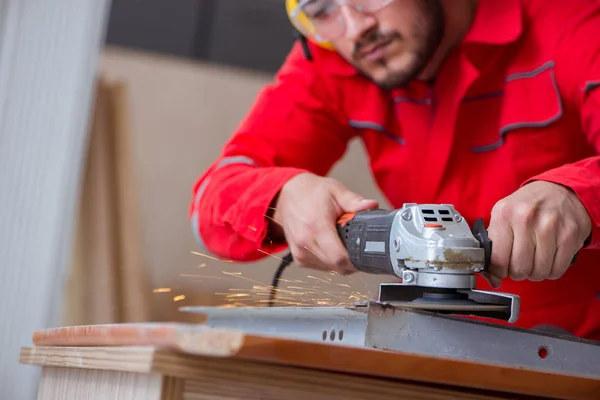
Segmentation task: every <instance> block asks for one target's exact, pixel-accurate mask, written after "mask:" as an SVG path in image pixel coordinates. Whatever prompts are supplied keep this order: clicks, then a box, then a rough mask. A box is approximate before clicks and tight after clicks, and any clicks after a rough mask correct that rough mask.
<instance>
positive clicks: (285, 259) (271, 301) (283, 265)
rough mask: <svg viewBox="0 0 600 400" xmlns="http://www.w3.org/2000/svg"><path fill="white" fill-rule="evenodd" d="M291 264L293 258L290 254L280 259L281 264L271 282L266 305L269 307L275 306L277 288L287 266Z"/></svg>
mask: <svg viewBox="0 0 600 400" xmlns="http://www.w3.org/2000/svg"><path fill="white" fill-rule="evenodd" d="M293 262H294V257H293V256H292V253H289V254H288V255H287V256H285V257H283V258H282V259H281V263H280V264H279V267H278V268H277V271H275V274H274V275H273V282H271V294H270V295H269V303H268V304H269V307H273V305H274V304H275V296H276V295H277V289H278V287H279V281H280V279H281V275H282V274H283V271H284V270H285V268H286V267H287V266H288V265H290V264H291V263H293Z"/></svg>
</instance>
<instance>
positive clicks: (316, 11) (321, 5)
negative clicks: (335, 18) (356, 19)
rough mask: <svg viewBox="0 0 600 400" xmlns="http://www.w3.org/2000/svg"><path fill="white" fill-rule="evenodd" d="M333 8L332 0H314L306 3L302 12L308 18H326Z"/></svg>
mask: <svg viewBox="0 0 600 400" xmlns="http://www.w3.org/2000/svg"><path fill="white" fill-rule="evenodd" d="M332 9H333V2H325V1H320V2H314V3H310V4H307V5H306V6H305V7H304V9H303V11H304V14H306V16H307V17H308V18H310V19H323V18H327V17H328V16H329V15H330V14H331V12H332Z"/></svg>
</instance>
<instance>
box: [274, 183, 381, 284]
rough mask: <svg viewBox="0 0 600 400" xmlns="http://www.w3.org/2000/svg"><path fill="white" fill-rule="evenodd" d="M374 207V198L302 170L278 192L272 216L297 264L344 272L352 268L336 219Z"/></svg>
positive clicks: (352, 270)
mask: <svg viewBox="0 0 600 400" xmlns="http://www.w3.org/2000/svg"><path fill="white" fill-rule="evenodd" d="M378 206H379V204H378V202H377V201H376V200H370V199H365V198H364V197H362V196H360V195H358V194H356V193H354V192H352V191H350V190H348V188H346V187H345V186H344V185H343V184H341V183H340V182H338V181H336V180H334V179H332V178H324V177H321V176H318V175H314V174H311V173H303V174H300V175H297V176H296V177H294V178H292V179H291V180H290V181H288V182H287V183H286V184H285V185H284V186H283V188H282V189H281V191H280V192H279V195H278V197H277V200H276V203H275V207H274V208H275V213H274V214H273V219H274V220H275V221H276V223H278V224H280V225H281V226H280V229H281V228H282V229H283V232H282V233H283V235H284V236H285V240H286V242H287V244H288V245H289V248H290V250H291V252H292V256H293V257H294V262H295V263H296V264H297V265H299V266H301V267H305V268H312V269H318V270H325V271H335V272H338V273H340V274H343V275H347V274H351V273H353V272H356V268H355V267H354V266H353V265H352V263H351V262H350V259H349V258H348V253H347V251H346V249H345V248H344V245H343V244H342V241H341V240H340V238H339V236H338V233H337V227H336V222H337V220H338V219H339V217H340V216H341V215H342V214H344V213H349V212H358V211H363V210H368V209H372V208H377V207H378Z"/></svg>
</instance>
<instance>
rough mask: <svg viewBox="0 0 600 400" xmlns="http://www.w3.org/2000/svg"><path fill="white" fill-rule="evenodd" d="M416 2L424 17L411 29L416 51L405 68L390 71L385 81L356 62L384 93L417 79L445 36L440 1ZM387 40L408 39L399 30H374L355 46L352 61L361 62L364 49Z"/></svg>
mask: <svg viewBox="0 0 600 400" xmlns="http://www.w3.org/2000/svg"><path fill="white" fill-rule="evenodd" d="M417 3H418V4H419V7H420V9H421V10H420V11H421V15H422V18H420V19H418V20H416V21H415V22H414V25H413V26H412V30H411V33H412V35H413V36H412V37H411V38H410V40H411V41H412V42H413V43H415V45H414V48H411V49H409V51H410V55H409V54H405V56H410V61H409V62H408V63H407V64H406V65H405V66H404V67H403V68H402V69H398V70H391V69H388V73H387V74H386V76H385V78H383V79H377V80H376V79H374V78H373V77H371V76H369V75H368V74H367V73H366V72H365V71H363V70H361V69H360V67H359V66H358V65H357V64H358V63H355V65H356V67H357V68H358V69H359V71H360V72H361V74H362V75H364V76H365V77H366V78H368V79H370V80H372V81H373V82H374V83H375V84H377V85H378V86H380V87H381V88H382V89H384V90H390V89H394V88H397V87H401V86H405V85H407V84H408V83H409V82H411V81H412V80H414V79H416V78H417V77H418V76H419V75H420V74H421V73H422V72H423V70H424V69H425V68H426V67H427V65H428V64H429V62H430V61H431V59H432V58H433V56H434V55H435V53H436V51H437V49H438V47H439V45H440V43H441V41H442V38H443V36H444V30H445V18H444V8H443V6H442V4H441V2H440V0H418V1H417ZM387 40H390V41H395V40H406V38H404V37H403V35H402V34H401V33H400V32H397V31H393V32H387V33H383V32H380V31H374V32H372V33H370V34H369V36H368V37H367V38H365V40H363V41H362V42H361V43H357V44H356V45H355V46H354V52H353V55H352V57H353V59H354V60H358V59H359V54H360V51H361V50H362V48H363V47H365V46H368V45H369V44H371V43H375V42H379V41H387ZM380 64H381V66H382V67H384V68H386V67H387V68H391V66H389V65H388V63H387V60H385V59H383V60H381V61H380Z"/></svg>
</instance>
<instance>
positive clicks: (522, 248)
mask: <svg viewBox="0 0 600 400" xmlns="http://www.w3.org/2000/svg"><path fill="white" fill-rule="evenodd" d="M512 225H513V227H512V229H513V248H512V253H511V255H510V265H509V268H508V276H509V277H510V278H511V279H512V280H515V281H522V280H525V279H527V278H529V275H530V274H531V271H532V270H533V259H534V256H535V239H534V236H533V231H532V230H531V229H529V228H528V226H527V224H525V223H524V222H523V221H516V222H513V224H512Z"/></svg>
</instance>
